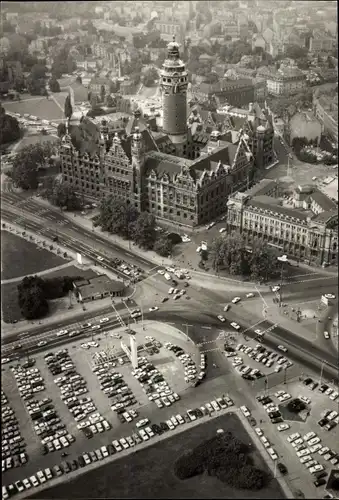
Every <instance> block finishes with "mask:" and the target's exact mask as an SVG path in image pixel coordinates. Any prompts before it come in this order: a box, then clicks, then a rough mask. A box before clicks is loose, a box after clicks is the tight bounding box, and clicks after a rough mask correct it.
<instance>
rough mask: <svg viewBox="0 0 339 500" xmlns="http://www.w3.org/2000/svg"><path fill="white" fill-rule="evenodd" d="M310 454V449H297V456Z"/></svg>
mask: <svg viewBox="0 0 339 500" xmlns="http://www.w3.org/2000/svg"><path fill="white" fill-rule="evenodd" d="M309 454H310V450H308V449H307V448H306V450H300V451H297V457H299V458H300V457H305V456H306V455H309Z"/></svg>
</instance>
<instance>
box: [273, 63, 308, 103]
mask: <svg viewBox="0 0 339 500" xmlns="http://www.w3.org/2000/svg"><path fill="white" fill-rule="evenodd" d="M305 88H306V75H304V74H303V73H302V72H301V71H300V70H299V69H298V68H284V69H283V70H282V69H279V70H278V71H276V72H275V73H271V74H270V76H268V77H267V92H268V94H271V95H274V96H288V95H292V94H298V93H299V92H302V91H303V90H304V89H305Z"/></svg>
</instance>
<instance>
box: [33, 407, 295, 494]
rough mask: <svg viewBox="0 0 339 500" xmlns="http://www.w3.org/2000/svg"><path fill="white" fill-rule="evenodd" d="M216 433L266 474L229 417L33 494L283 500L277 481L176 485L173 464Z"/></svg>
mask: <svg viewBox="0 0 339 500" xmlns="http://www.w3.org/2000/svg"><path fill="white" fill-rule="evenodd" d="M219 428H223V429H224V430H230V431H232V432H233V433H234V435H237V436H238V437H239V438H240V439H241V440H242V441H243V442H245V443H249V444H250V445H251V447H252V448H253V454H252V457H253V459H254V462H255V463H256V464H257V465H258V466H259V467H261V468H264V469H265V470H267V466H266V464H265V462H264V460H263V458H262V457H261V455H260V454H259V452H258V451H257V450H256V448H255V447H254V445H253V443H251V439H250V437H249V436H248V434H247V432H246V431H245V429H244V427H243V426H242V424H241V422H240V420H239V419H238V417H237V416H236V415H234V414H229V415H224V416H222V417H219V418H215V419H213V420H211V421H209V422H206V423H204V424H201V425H198V426H196V427H194V428H193V429H190V430H187V431H186V432H184V433H181V434H180V436H173V437H172V438H169V439H167V440H165V441H160V442H159V443H157V444H155V445H154V446H151V447H150V448H146V449H145V450H140V451H138V450H136V451H135V452H134V453H132V454H130V455H129V456H127V457H124V458H121V459H119V460H115V461H113V462H112V463H110V464H107V465H104V466H102V467H100V468H97V469H94V470H91V471H89V472H88V473H86V474H83V475H80V476H79V477H78V478H77V479H74V480H73V481H67V482H65V483H63V484H60V485H58V486H56V487H55V488H50V489H48V490H45V491H42V492H41V493H37V494H35V495H34V498H35V499H36V498H49V499H52V498H59V499H64V498H65V499H66V498H249V499H252V498H253V499H254V498H261V499H266V498H285V497H284V494H283V492H282V491H281V488H280V486H279V484H278V483H277V481H276V480H275V479H272V480H271V482H270V484H269V485H268V486H267V487H266V488H265V489H262V490H260V491H259V492H251V491H247V490H235V489H233V488H230V487H228V486H226V485H225V484H223V483H221V482H220V481H219V480H218V479H216V478H214V477H208V476H207V475H202V476H197V477H194V478H192V479H188V480H185V481H180V480H179V479H177V477H176V476H175V475H174V472H173V465H174V462H175V461H176V459H177V458H178V457H179V456H180V455H181V454H183V453H184V452H185V451H188V450H189V449H192V448H194V447H195V446H197V445H198V444H200V443H201V441H204V440H206V439H208V438H210V437H212V436H214V435H215V433H216V431H217V429H219ZM30 498H33V497H30Z"/></svg>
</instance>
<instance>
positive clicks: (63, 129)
mask: <svg viewBox="0 0 339 500" xmlns="http://www.w3.org/2000/svg"><path fill="white" fill-rule="evenodd" d="M66 132H67V130H66V125H65V124H64V122H60V123H59V125H58V127H57V134H58V137H63V136H64V135H65V134H66Z"/></svg>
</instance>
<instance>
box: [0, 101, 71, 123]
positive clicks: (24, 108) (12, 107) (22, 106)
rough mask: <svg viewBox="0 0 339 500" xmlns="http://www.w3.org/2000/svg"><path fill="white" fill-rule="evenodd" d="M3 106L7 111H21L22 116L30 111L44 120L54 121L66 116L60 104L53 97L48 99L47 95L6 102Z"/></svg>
mask: <svg viewBox="0 0 339 500" xmlns="http://www.w3.org/2000/svg"><path fill="white" fill-rule="evenodd" d="M3 107H4V108H5V110H6V111H11V112H13V113H20V114H21V116H23V115H24V114H26V113H28V114H30V115H34V116H37V117H38V118H41V119H42V120H49V121H54V120H60V119H62V118H64V113H63V111H62V110H61V109H60V108H59V106H57V104H56V103H55V102H54V101H53V100H52V99H51V98H49V99H46V97H37V98H35V99H29V100H22V101H10V102H4V103H3Z"/></svg>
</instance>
